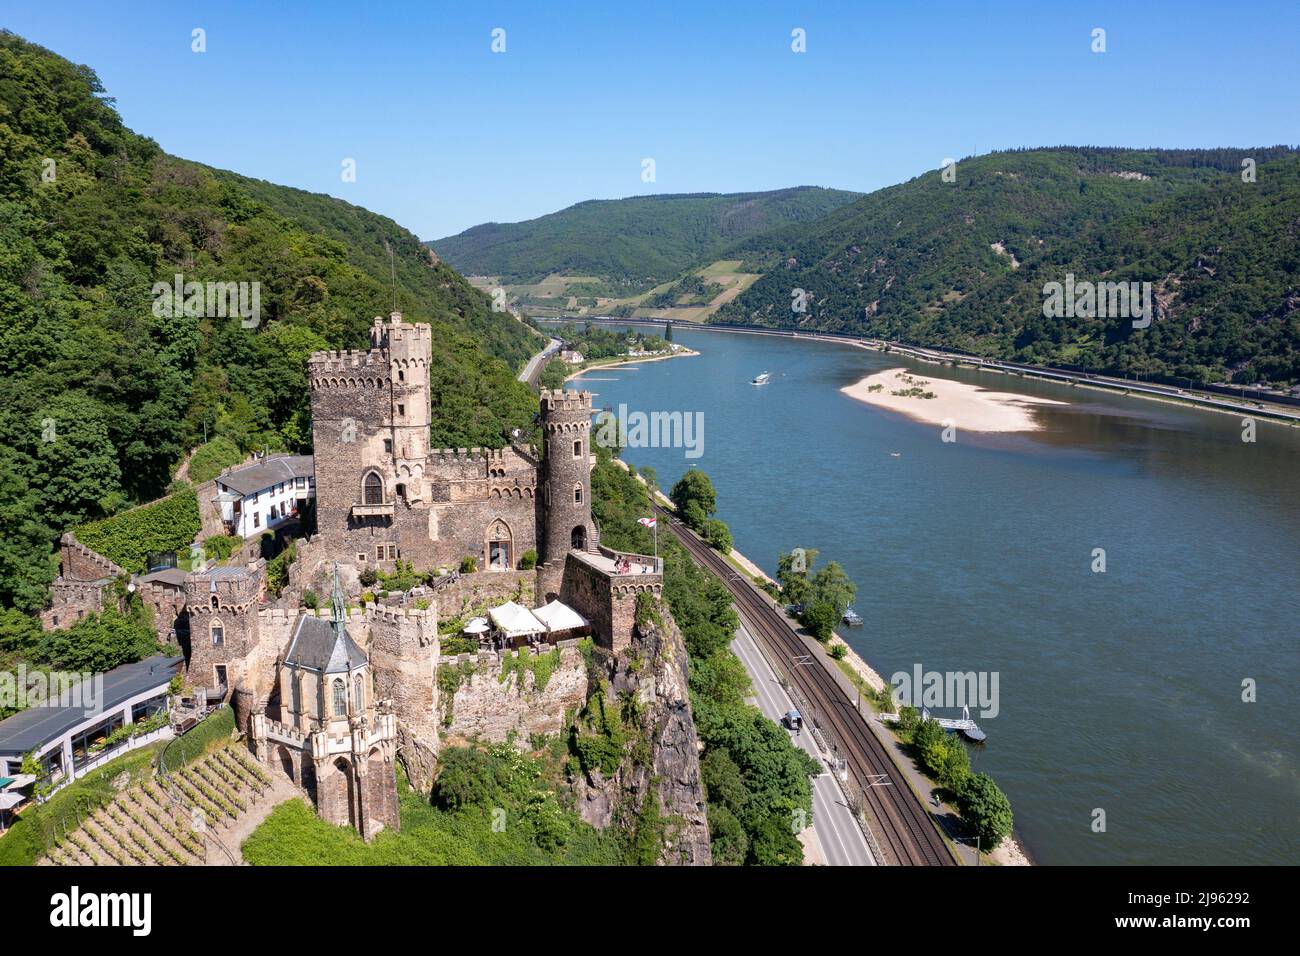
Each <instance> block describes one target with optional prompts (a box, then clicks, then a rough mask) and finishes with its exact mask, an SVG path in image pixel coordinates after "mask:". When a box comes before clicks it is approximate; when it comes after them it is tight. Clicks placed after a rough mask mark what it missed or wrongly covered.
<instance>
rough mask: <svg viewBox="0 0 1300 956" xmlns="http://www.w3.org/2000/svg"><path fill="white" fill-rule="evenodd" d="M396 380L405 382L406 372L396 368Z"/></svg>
mask: <svg viewBox="0 0 1300 956" xmlns="http://www.w3.org/2000/svg"><path fill="white" fill-rule="evenodd" d="M397 380H398V381H399V382H405V381H406V373H405V372H403V371H402V370H401V369H398V370H397Z"/></svg>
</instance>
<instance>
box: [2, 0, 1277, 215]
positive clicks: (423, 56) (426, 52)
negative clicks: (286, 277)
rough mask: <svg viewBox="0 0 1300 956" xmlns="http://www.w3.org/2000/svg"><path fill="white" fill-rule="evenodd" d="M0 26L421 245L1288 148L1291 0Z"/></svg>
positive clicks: (228, 163)
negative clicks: (628, 208)
mask: <svg viewBox="0 0 1300 956" xmlns="http://www.w3.org/2000/svg"><path fill="white" fill-rule="evenodd" d="M0 26H3V27H6V28H8V29H11V30H13V31H15V32H17V33H19V34H21V35H23V36H25V37H27V38H28V39H30V40H33V41H35V42H37V43H40V44H42V45H44V46H47V47H49V48H50V49H52V50H54V51H55V52H57V53H59V54H61V55H63V56H65V57H67V58H68V59H71V60H73V61H75V62H78V63H85V64H87V65H89V66H90V67H92V68H93V69H94V70H95V71H96V72H97V73H98V74H99V76H100V79H101V80H102V81H103V83H104V85H105V87H106V88H107V90H108V92H109V94H110V95H112V96H114V97H116V98H117V105H118V108H119V110H120V111H121V113H122V116H123V118H124V119H125V121H126V122H127V124H128V125H129V126H131V127H132V128H133V129H134V130H136V131H137V132H139V133H142V134H144V135H146V136H150V137H152V138H154V139H156V140H157V141H158V142H159V143H160V144H161V145H162V146H163V148H164V149H166V150H168V151H169V152H172V153H175V154H177V155H179V156H184V157H186V158H188V159H194V160H198V161H200V162H204V163H208V164H210V165H213V166H218V167H223V168H227V169H233V170H236V171H238V172H240V173H244V174H245V175H249V176H255V177H258V178H262V179H268V180H271V181H273V182H278V183H284V184H287V185H292V186H298V187H300V188H303V189H309V190H312V191H315V192H325V193H329V194H330V195H333V196H338V197H340V198H343V199H346V200H348V201H350V202H355V203H357V204H359V205H362V206H366V207H367V208H370V209H373V210H375V211H377V212H381V213H384V214H385V215H388V216H391V217H392V218H394V219H396V220H397V221H398V222H400V223H401V224H402V225H404V226H406V227H408V228H409V229H411V230H412V231H414V232H415V233H416V234H418V235H419V236H421V237H422V238H426V239H428V238H436V237H440V236H444V235H447V234H450V233H454V232H458V231H460V230H461V229H464V228H466V227H468V226H471V225H474V224H476V223H479V222H484V221H489V220H496V221H501V222H510V221H515V220H519V219H528V218H531V217H534V216H538V215H542V214H544V213H547V212H552V211H554V210H556V209H560V208H563V207H564V206H567V205H570V204H572V203H575V202H579V201H581V200H584V199H593V198H615V197H621V196H629V195H639V194H645V193H651V192H662V193H672V192H702V191H714V192H736V191H746V190H759V189H775V188H780V187H783V186H793V185H804V184H812V185H820V186H837V187H841V188H846V189H857V190H862V191H868V190H872V189H877V188H880V187H882V186H887V185H890V184H892V183H896V182H901V181H903V180H905V179H909V178H911V177H912V176H915V175H917V174H918V173H920V172H922V171H923V170H926V169H933V168H936V167H937V166H939V164H940V163H941V162H942V160H943V159H944V158H945V157H948V156H952V157H961V156H965V155H969V154H971V153H975V152H980V153H985V152H989V151H991V150H994V149H1002V148H1007V147H1015V146H1041V145H1056V144H1061V143H1070V144H1081V143H1086V144H1095V145H1120V146H1181V147H1196V146H1254V145H1271V144H1274V143H1292V144H1294V143H1297V142H1300V132H1297V131H1298V130H1300V96H1297V90H1300V60H1298V58H1297V51H1300V4H1297V3H1295V2H1286V3H1283V2H1263V3H1251V4H1248V5H1229V4H1224V3H1219V4H1213V3H1201V2H1198V0H1185V2H1177V3H1175V2H1168V3H1165V2H1156V3H1142V4H1136V3H1132V2H1129V3H1095V2H1089V3H1067V2H1056V0H1038V2H1025V3H1018V2H988V3H975V2H972V3H968V4H946V3H939V2H926V3H911V2H906V0H905V2H892V3H888V4H884V3H882V4H876V3H863V2H858V3H842V4H841V3H827V2H822V3H779V2H772V3H769V2H762V0H755V2H749V3H736V4H725V3H718V4H714V3H706V2H698V0H697V2H691V3H679V2H672V0H664V2H656V3H621V4H620V3H616V2H606V3H591V4H583V3H554V4H547V3H539V2H532V3H455V4H453V3H438V2H429V0H424V2H419V3H408V2H405V0H392V2H384V3H361V2H346V3H340V2H319V3H297V2H281V0H262V2H231V3H221V4H217V3H195V4H179V3H173V4H167V3H155V2H148V0H141V2H134V0H133V2H130V3H114V4H109V3H104V2H102V0H99V2H67V0H65V2H59V3H52V4H38V3H23V4H15V3H12V2H10V3H7V4H5V6H4V8H0ZM196 27H201V28H203V29H204V30H206V33H207V52H206V53H202V54H196V53H193V52H192V51H191V31H192V30H193V29H194V28H196ZM497 27H500V28H502V29H504V30H505V31H506V33H505V41H506V50H505V52H504V53H499V54H496V53H493V52H492V50H491V43H492V35H491V34H492V30H493V29H494V28H497ZM796 27H798V28H802V29H804V30H805V31H806V36H807V52H806V53H802V54H796V53H793V52H792V51H791V31H792V30H793V29H795V28H796ZM1095 27H1101V28H1103V29H1105V30H1106V47H1107V49H1106V52H1105V53H1093V52H1092V51H1091V44H1092V39H1091V33H1092V30H1093V29H1094V28H1095ZM647 157H649V158H653V159H654V160H655V164H656V181H655V182H653V183H644V182H642V179H641V169H642V166H641V163H642V160H643V159H644V158H647ZM345 158H352V159H355V160H356V164H357V167H356V168H357V177H356V182H354V183H347V182H343V181H342V180H341V178H340V172H341V163H342V161H343V160H344V159H345Z"/></svg>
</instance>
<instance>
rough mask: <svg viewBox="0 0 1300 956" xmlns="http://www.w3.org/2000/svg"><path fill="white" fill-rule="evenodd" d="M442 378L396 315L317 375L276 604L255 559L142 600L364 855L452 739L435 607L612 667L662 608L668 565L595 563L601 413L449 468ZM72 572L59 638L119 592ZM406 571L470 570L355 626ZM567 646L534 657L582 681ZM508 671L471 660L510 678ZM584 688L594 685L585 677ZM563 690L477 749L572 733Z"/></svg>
mask: <svg viewBox="0 0 1300 956" xmlns="http://www.w3.org/2000/svg"><path fill="white" fill-rule="evenodd" d="M432 363H433V331H432V329H431V327H430V326H428V325H425V324H418V323H417V324H411V323H405V322H403V321H402V317H401V315H400V314H397V313H394V314H393V315H391V316H390V317H389V319H388V320H387V321H385V320H384V319H382V318H378V317H377V318H376V319H375V320H374V324H373V326H372V328H371V331H370V348H369V349H367V350H355V351H329V352H317V353H315V354H313V355H312V356H311V358H310V360H309V362H308V379H309V382H310V388H311V409H312V439H313V445H314V452H315V456H314V483H315V514H316V532H315V534H314V535H313V536H312V537H310V538H306V539H301V540H299V541H297V542H296V555H297V557H296V561H295V562H294V563H293V564H292V566H291V568H290V572H289V581H288V585H287V587H286V588H285V589H284V591H283V594H282V595H281V596H280V598H278V599H276V600H268V595H267V583H266V571H265V562H264V561H261V560H256V559H253V560H232V561H230V562H228V563H226V564H223V565H219V566H215V567H206V568H204V569H203V570H199V571H194V572H191V573H184V572H180V571H171V572H157V573H151V574H147V575H143V576H139V577H137V578H136V579H135V582H134V583H136V584H137V593H138V594H140V596H141V598H142V599H143V600H144V601H145V602H146V603H147V604H149V605H150V606H151V607H152V608H153V610H154V613H155V619H156V622H157V624H158V629H159V634H160V637H162V638H163V639H164V640H172V641H174V642H175V643H177V644H178V645H179V646H180V648H181V650H182V651H183V652H184V655H185V660H186V669H185V674H186V680H187V683H189V684H190V685H191V686H192V687H193V688H195V689H196V691H198V692H200V693H202V694H204V695H206V697H207V698H208V699H209V700H222V701H228V702H229V703H230V704H231V706H232V708H233V710H234V713H235V719H236V724H237V727H238V729H239V730H240V731H241V732H242V733H244V734H245V735H246V739H247V740H248V742H249V745H250V747H251V748H252V749H253V751H254V753H256V755H257V756H258V758H259V759H260V760H262V761H264V762H265V763H266V764H267V765H269V766H270V767H272V768H278V769H280V770H281V771H283V772H284V773H286V774H287V775H288V776H290V777H291V778H292V779H293V780H294V782H295V783H297V784H298V785H300V786H301V787H302V788H303V789H304V790H305V791H307V793H308V794H309V795H310V796H312V798H313V799H314V800H315V803H316V806H317V810H318V812H319V813H320V815H321V816H322V817H323V818H325V819H327V820H329V821H330V822H333V823H337V824H341V825H350V826H353V827H355V828H356V829H357V830H358V832H360V833H361V834H362V836H364V837H366V838H367V839H369V838H370V837H371V836H372V835H373V834H374V833H375V832H376V831H377V830H378V829H380V828H381V827H391V828H396V827H397V826H398V815H397V798H396V784H395V763H396V762H397V761H400V762H402V763H403V766H404V769H405V770H406V773H407V776H408V777H409V778H410V779H411V781H412V782H413V784H415V785H416V786H424V785H426V784H427V783H428V782H429V781H430V780H431V778H432V771H433V767H434V765H435V764H436V760H437V752H438V750H439V748H440V745H441V743H440V742H441V740H442V736H443V734H442V731H445V730H446V728H447V727H448V726H449V720H448V715H449V714H450V713H451V707H450V704H451V701H449V700H445V699H444V697H445V696H446V695H447V694H449V693H455V692H452V691H448V690H445V689H443V688H440V686H439V685H440V681H439V675H438V671H439V667H440V666H444V665H458V663H459V664H465V663H467V662H466V661H465V659H464V658H465V657H466V656H467V655H460V657H459V658H453V657H444V656H443V654H442V648H441V640H440V636H439V623H440V620H444V618H440V615H439V607H440V605H442V606H443V607H444V608H445V615H444V617H445V618H447V619H450V618H455V617H457V615H459V614H460V613H461V611H462V610H463V609H464V608H465V607H467V606H469V605H470V604H471V603H479V604H481V603H482V601H483V600H484V599H487V598H500V599H503V600H504V599H506V598H507V597H510V598H520V599H523V598H528V597H530V598H531V599H532V601H533V604H534V606H540V605H542V604H546V603H548V602H552V601H560V602H562V603H563V604H565V605H568V607H570V608H572V609H573V610H575V611H577V612H578V614H580V615H582V617H583V618H585V620H586V621H587V622H588V623H589V625H590V634H591V637H592V639H593V641H594V644H595V647H596V648H597V650H598V651H599V652H603V653H606V654H617V653H619V652H620V651H622V650H624V649H625V648H626V647H627V646H628V644H629V643H630V641H631V639H632V630H633V627H634V624H635V613H636V612H635V605H636V598H637V595H638V594H640V593H651V594H656V595H657V594H659V593H660V592H661V590H662V580H663V579H662V565H661V564H660V562H659V560H658V559H657V558H654V557H650V556H645V555H625V554H622V553H619V552H615V551H612V550H611V549H609V548H606V547H604V546H602V545H601V544H600V540H599V538H600V536H599V530H598V528H597V527H596V524H595V522H594V521H593V519H592V514H591V467H592V460H593V457H592V449H591V444H590V442H591V434H590V433H591V414H592V406H591V395H590V393H588V392H563V391H546V390H544V391H542V393H541V397H540V408H539V412H540V424H541V429H542V434H543V439H544V440H543V447H542V449H540V450H539V449H537V448H535V447H533V446H526V445H523V444H522V443H521V442H520V440H519V436H518V435H517V434H516V435H515V436H513V438H512V440H511V441H510V443H509V444H507V446H506V447H504V448H501V449H478V448H474V449H464V448H460V449H435V448H432V447H431V445H430V421H431V415H436V414H437V410H436V409H435V408H432V407H431V398H432V393H431V389H430V381H429V374H430V369H431V367H432ZM200 497H201V499H202V495H201V496H200ZM200 504H201V507H202V506H206V504H207V503H206V502H204V501H202V500H201V502H200ZM204 520H205V528H206V527H207V525H208V522H207V519H206V518H205V519H204ZM62 557H63V566H62V568H61V573H60V576H59V578H58V581H57V582H56V585H55V596H54V602H55V603H54V606H53V607H52V608H51V609H50V610H49V611H47V612H46V615H45V618H44V620H45V624H46V626H47V627H60V626H68V625H69V624H70V623H72V621H73V620H75V617H74V616H73V615H74V614H75V615H76V616H80V615H81V614H83V613H85V612H86V610H87V608H89V609H90V610H95V609H98V608H100V607H102V606H103V605H104V602H105V601H106V600H107V598H106V595H107V594H108V593H109V588H108V585H109V584H110V583H111V582H112V581H114V580H119V579H120V578H121V577H123V576H125V572H123V571H122V569H120V568H118V567H117V566H116V565H114V564H112V562H110V561H108V560H107V559H105V558H103V557H102V556H99V555H96V554H95V553H94V552H93V551H90V549H88V548H86V547H85V546H84V545H82V544H81V543H80V542H77V541H76V539H75V538H74V537H73V536H72V535H70V534H68V535H65V536H64V539H63V547H62ZM242 557H243V558H249V557H250V555H243V556H242ZM466 558H471V559H473V560H472V561H470V562H466V561H465V559H466ZM399 561H401V562H403V563H409V564H410V566H411V567H412V568H413V569H414V570H415V571H434V570H436V569H447V568H452V569H455V568H462V567H471V566H473V567H475V568H476V570H474V571H472V572H469V573H451V574H447V575H445V577H443V578H438V579H435V580H436V582H437V583H435V584H434V585H433V586H431V587H429V588H427V589H426V594H425V596H424V597H422V599H421V600H419V601H418V602H409V601H403V602H393V601H390V602H387V603H385V602H379V603H364V604H362V606H361V607H360V608H357V607H355V606H352V607H349V599H354V600H355V599H357V598H359V596H360V594H361V590H362V587H361V583H360V580H361V576H362V575H363V574H364V573H366V572H367V571H369V570H373V571H376V572H393V571H396V570H397V568H398V562H399ZM308 589H311V590H312V591H313V593H317V594H321V593H330V594H331V595H332V599H331V606H330V608H329V610H328V612H327V616H326V612H323V611H316V610H309V609H307V608H304V607H302V606H300V604H301V601H300V599H301V598H302V596H303V595H304V594H305V593H306V591H307V590H308ZM548 640H549V645H548ZM573 643H574V642H573V641H568V642H563V641H558V640H550V639H549V638H548V635H546V634H544V633H543V634H539V635H538V636H537V638H536V640H534V641H530V642H529V645H528V646H526V647H525V648H524V649H523V650H522V651H521V653H533V654H537V653H544V652H545V653H551V652H553V651H554V652H559V651H561V650H563V651H564V653H565V654H567V655H569V657H568V658H566V660H570V661H571V662H573V661H574V660H575V659H576V657H577V655H576V652H574V651H573V649H572V645H573ZM557 645H563V646H557ZM503 652H504V653H509V652H510V651H509V648H508V646H507V647H506V648H504V649H503V648H501V647H499V646H498V647H496V648H492V647H484V648H481V649H480V651H479V654H478V655H477V656H478V657H479V658H490V657H491V655H493V654H495V655H497V657H498V663H499V657H500V655H501V654H502V653H503ZM468 656H474V655H468ZM573 669H574V673H575V674H580V673H581V672H582V668H581V664H580V662H576V663H574V667H573ZM521 680H522V678H521ZM498 683H499V682H497V681H496V680H495V678H493V679H492V680H491V681H488V682H486V684H485V687H486V688H487V689H486V690H485V691H484V693H488V692H492V693H496V690H495V687H493V686H491V685H496V684H498ZM555 683H556V687H558V688H561V689H559V690H557V689H554V688H553V689H552V696H551V697H549V698H547V700H546V701H545V702H537V701H534V702H533V703H532V705H531V706H534V707H540V708H544V709H545V710H546V713H544V714H529V713H516V714H514V715H513V716H512V717H511V720H512V721H513V724H510V722H509V721H504V722H503V721H501V720H499V719H498V720H495V721H493V720H488V719H486V718H484V720H483V721H482V723H481V724H478V725H475V734H474V735H475V736H478V735H483V736H487V737H502V736H503V735H504V734H505V733H506V732H507V730H506V727H507V725H509V726H511V727H513V728H515V729H516V730H517V729H518V728H519V727H527V728H529V729H533V728H541V729H546V730H551V729H554V730H558V729H560V720H561V716H562V714H563V713H564V711H565V709H566V708H567V707H570V706H572V705H573V704H574V703H578V702H580V700H575V698H577V697H579V695H580V692H581V688H584V687H585V686H586V679H585V676H584V677H581V680H580V681H579V680H578V679H577V678H575V679H574V680H573V681H571V682H569V684H567V685H566V684H564V683H563V682H559V681H557V682H555ZM563 688H567V693H568V695H569V696H567V697H564V696H562V694H563V693H564V692H565V691H564V690H563ZM512 706H515V707H516V708H518V707H520V706H522V707H523V708H524V709H525V710H526V709H527V707H528V706H530V705H529V704H528V703H527V702H525V703H524V704H522V705H519V704H513V705H512ZM485 709H490V708H484V707H480V708H479V710H480V711H482V710H485ZM498 710H499V708H498ZM470 716H473V715H470ZM497 716H498V717H499V714H498V715H497ZM467 719H469V718H467ZM453 729H454V728H453Z"/></svg>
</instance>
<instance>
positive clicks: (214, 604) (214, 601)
mask: <svg viewBox="0 0 1300 956" xmlns="http://www.w3.org/2000/svg"><path fill="white" fill-rule="evenodd" d="M212 609H213V610H214V611H215V610H216V609H217V596H216V595H215V594H214V595H212Z"/></svg>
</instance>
